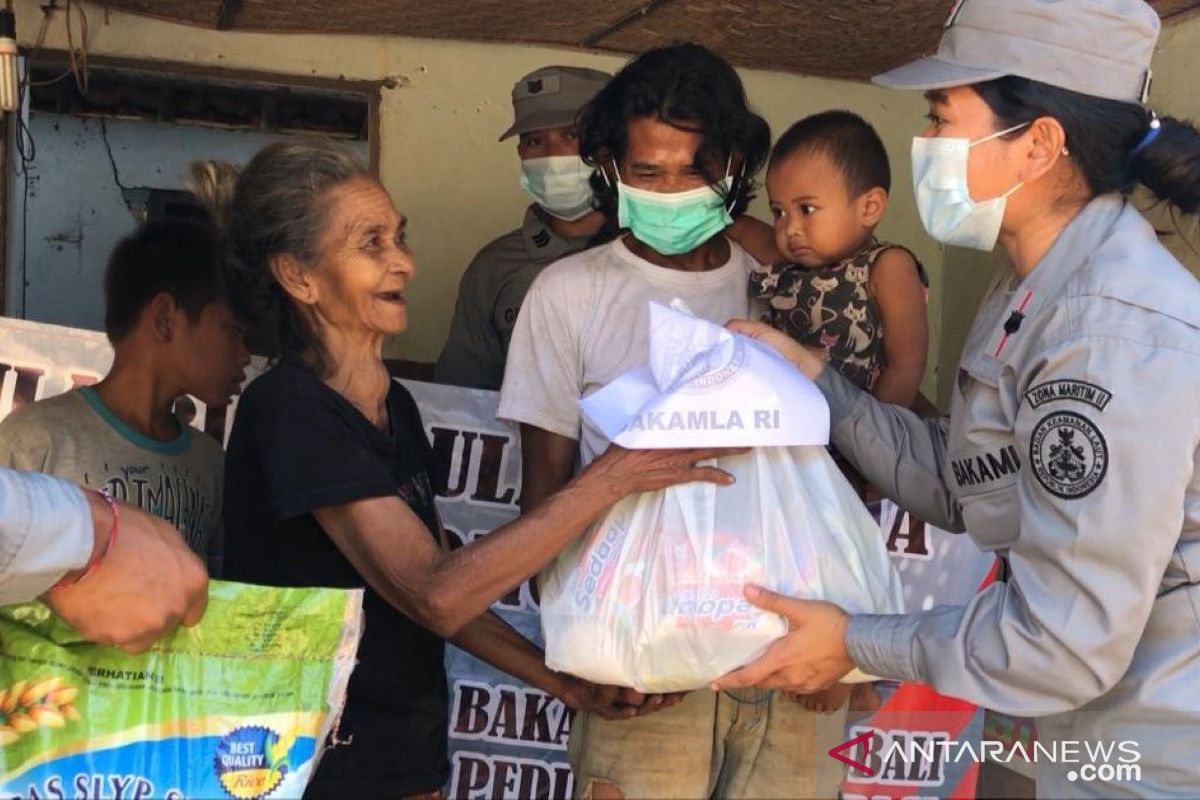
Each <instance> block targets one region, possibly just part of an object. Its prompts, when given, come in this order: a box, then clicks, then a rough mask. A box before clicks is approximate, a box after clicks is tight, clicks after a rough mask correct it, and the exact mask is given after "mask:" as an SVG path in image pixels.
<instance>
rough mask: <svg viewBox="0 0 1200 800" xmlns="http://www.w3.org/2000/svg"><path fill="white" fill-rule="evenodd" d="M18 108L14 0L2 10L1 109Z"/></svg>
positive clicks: (0, 52) (11, 109) (0, 43)
mask: <svg viewBox="0 0 1200 800" xmlns="http://www.w3.org/2000/svg"><path fill="white" fill-rule="evenodd" d="M16 108H17V16H16V14H14V13H13V10H12V0H8V3H7V6H6V8H5V9H4V10H3V11H0V109H3V110H4V111H14V110H16Z"/></svg>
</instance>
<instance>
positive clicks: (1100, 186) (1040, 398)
mask: <svg viewBox="0 0 1200 800" xmlns="http://www.w3.org/2000/svg"><path fill="white" fill-rule="evenodd" d="M1158 31H1159V20H1158V17H1157V15H1156V14H1155V12H1154V11H1153V9H1151V8H1150V7H1149V6H1148V5H1146V4H1145V3H1144V2H1141V0H1057V1H1056V2H1049V1H1048V0H965V2H960V3H959V4H958V5H957V6H956V7H955V10H954V12H953V13H952V16H951V19H950V22H949V23H948V24H947V28H946V31H945V33H944V35H943V38H942V42H941V46H940V48H939V50H938V53H937V55H936V56H934V57H932V58H929V59H925V60H922V61H919V62H916V63H914V64H910V65H908V66H905V67H901V68H900V69H898V70H895V71H893V72H890V73H887V74H885V75H882V76H879V77H878V78H877V79H876V81H877V82H879V83H881V84H884V85H888V86H895V87H900V88H910V89H919V90H925V91H926V97H927V98H928V100H929V106H930V124H929V126H928V127H927V128H926V130H925V131H924V133H923V135H922V136H921V137H918V138H917V139H916V140H915V141H914V144H913V172H914V183H915V187H916V193H917V203H918V206H919V209H920V213H921V218H922V221H923V222H924V224H925V226H926V228H927V229H928V231H929V233H930V234H931V235H933V236H934V237H935V238H937V239H939V240H940V241H942V242H944V243H947V244H954V245H959V246H965V247H974V248H978V249H982V250H990V249H992V248H993V247H994V245H995V244H996V243H997V241H999V243H1000V244H1001V245H1002V246H1003V247H1004V249H1005V251H1006V252H1007V254H1008V256H1009V260H1010V261H1011V266H1010V267H1009V268H1008V269H1006V270H1003V271H1002V273H1001V274H1000V275H999V276H998V277H997V279H996V281H995V282H994V284H993V286H992V288H991V290H990V291H989V293H988V295H987V297H986V299H985V300H984V302H983V304H982V306H981V308H980V310H979V312H978V315H977V316H976V319H975V322H974V325H973V327H972V329H971V332H970V334H969V336H968V338H967V342H966V347H965V350H964V353H963V356H962V361H961V362H960V364H959V370H958V373H957V383H956V386H955V390H954V396H953V400H952V405H951V413H950V418H949V419H948V420H940V421H923V420H920V419H918V418H917V417H915V416H914V415H913V414H911V413H910V412H908V411H906V410H904V409H901V408H897V407H893V406H887V405H883V404H880V403H878V402H876V401H875V400H874V399H873V398H871V397H870V396H869V395H868V394H866V393H864V392H862V391H859V390H858V389H856V388H854V387H853V386H852V385H851V384H849V383H848V382H847V381H845V380H844V379H842V378H841V377H840V376H839V375H838V374H837V372H836V371H835V370H829V369H824V364H823V362H822V361H821V359H820V358H819V357H818V356H817V355H814V354H813V353H812V352H810V351H807V350H805V349H803V348H801V347H800V346H798V345H796V344H794V343H793V342H792V341H791V340H790V339H787V338H786V337H784V336H783V335H781V334H777V333H775V332H774V331H772V330H770V329H768V328H766V327H765V326H762V325H758V324H756V323H747V322H735V323H731V326H732V327H734V328H735V329H737V330H740V331H742V332H744V333H748V334H750V335H753V336H756V337H758V338H759V339H761V340H762V341H765V342H767V343H769V344H771V345H772V346H774V347H776V349H778V350H780V351H781V352H782V353H784V355H786V356H787V357H789V358H790V359H791V360H792V361H793V362H794V363H795V364H796V365H797V366H798V367H799V368H800V369H801V370H802V371H804V372H805V373H806V374H807V375H808V376H809V377H811V378H813V379H814V380H816V382H817V384H818V386H820V387H821V389H822V391H823V392H824V394H825V395H826V397H827V398H828V400H829V405H830V411H831V414H832V419H831V422H832V426H833V427H832V430H833V434H832V436H833V441H834V443H835V444H836V445H837V447H838V449H839V450H840V451H841V452H843V453H845V454H846V455H847V456H848V457H849V459H850V460H851V461H852V462H853V463H854V465H855V466H856V467H858V469H859V470H861V471H862V473H863V474H864V475H866V476H867V478H868V479H870V480H871V482H872V483H874V484H875V485H877V486H879V487H880V488H881V489H882V490H883V491H884V493H885V494H886V495H888V496H889V497H891V498H892V499H894V500H896V501H897V502H898V503H899V504H900V505H902V506H903V507H905V508H907V509H910V510H911V511H912V512H913V513H914V514H915V515H916V516H917V517H920V518H922V519H925V520H929V521H931V522H933V523H935V524H936V525H938V526H939V527H942V528H946V529H949V530H959V531H961V530H966V531H967V532H968V533H969V535H970V536H971V537H972V538H973V539H974V540H975V541H976V542H977V543H978V544H979V545H980V546H981V547H983V548H985V549H987V550H991V551H995V552H996V553H997V554H998V555H1000V556H1001V557H1002V558H1003V560H1004V562H1005V565H1006V570H1005V572H1006V580H1004V581H1002V582H999V583H996V584H995V585H993V586H991V587H990V588H989V589H987V590H986V591H984V592H982V593H980V594H979V595H977V596H976V597H975V598H974V599H973V601H972V602H971V603H969V604H968V605H966V606H960V607H939V608H935V609H932V610H930V611H924V612H919V613H914V614H909V615H896V616H873V615H856V616H849V615H847V614H846V613H844V612H843V611H842V610H841V609H840V608H838V607H836V606H833V605H830V604H827V603H818V602H805V601H801V600H795V599H789V598H783V597H779V596H776V595H772V594H770V593H768V592H762V591H756V590H755V589H753V588H751V589H748V590H747V594H748V595H750V596H751V599H752V600H754V601H755V602H757V603H758V604H759V605H761V606H763V607H765V608H768V609H771V610H775V611H778V612H779V613H781V614H783V615H784V616H786V617H787V618H788V620H789V622H790V627H791V632H790V633H789V634H788V635H787V636H786V637H785V638H784V639H781V640H780V641H779V642H777V643H776V644H775V645H774V646H773V647H772V648H771V649H770V650H769V651H768V652H767V653H766V654H765V655H764V656H763V657H762V658H761V659H759V660H758V661H756V662H754V663H753V664H750V665H748V666H746V667H744V668H742V669H741V670H738V671H736V672H734V673H731V674H730V675H728V676H726V677H725V678H723V679H722V680H721V681H718V686H720V687H722V688H726V687H728V688H733V687H740V686H747V685H757V686H762V687H779V686H793V687H798V688H800V689H801V690H802V691H816V690H819V689H821V688H823V687H826V686H828V685H831V684H832V683H833V682H835V681H837V680H838V679H839V678H841V677H842V676H843V675H845V674H846V673H847V672H848V671H849V670H850V669H851V668H852V667H855V666H857V667H858V668H860V669H862V670H863V671H864V672H867V673H870V674H874V675H879V676H883V677H887V678H894V679H901V680H913V681H924V682H926V683H929V684H932V685H933V686H934V688H936V689H937V690H938V691H940V692H942V693H944V694H948V695H952V696H956V697H961V698H964V699H967V700H970V701H972V702H975V703H978V704H980V705H982V706H985V707H987V708H991V709H995V710H998V711H1001V712H1004V713H1008V714H1015V715H1022V716H1033V717H1037V718H1038V733H1039V739H1040V741H1041V742H1042V743H1043V744H1044V745H1050V744H1051V743H1054V742H1058V743H1060V744H1061V743H1067V742H1081V743H1086V742H1092V743H1097V744H1099V745H1101V747H1100V748H1099V750H1097V749H1096V748H1091V749H1089V748H1088V747H1086V746H1084V745H1080V747H1079V750H1078V752H1077V753H1076V751H1075V748H1073V747H1068V748H1067V751H1068V753H1075V756H1073V757H1068V758H1065V759H1063V758H1060V759H1059V760H1058V763H1050V761H1049V760H1048V759H1046V758H1045V757H1042V758H1039V759H1038V764H1037V769H1038V772H1037V779H1038V789H1037V791H1038V795H1039V796H1041V797H1121V796H1139V797H1166V796H1176V797H1197V796H1200V469H1198V465H1200V285H1198V284H1197V282H1196V280H1195V278H1193V277H1192V276H1191V275H1190V274H1189V273H1188V272H1187V271H1186V270H1185V269H1184V268H1183V267H1182V266H1181V265H1180V264H1179V263H1178V262H1177V261H1176V260H1175V259H1174V258H1173V257H1172V256H1171V255H1170V253H1169V252H1168V251H1167V250H1165V249H1164V248H1163V247H1162V246H1161V245H1160V244H1159V242H1158V239H1157V237H1156V235H1155V232H1154V230H1153V229H1152V228H1151V226H1150V225H1149V224H1148V223H1147V222H1146V221H1145V220H1144V219H1143V218H1142V217H1141V215H1140V214H1139V213H1138V211H1137V210H1136V209H1135V208H1134V207H1133V205H1132V204H1131V203H1130V202H1129V201H1128V200H1127V199H1126V196H1127V194H1128V193H1129V192H1130V191H1131V190H1133V189H1134V187H1135V186H1136V185H1138V184H1141V185H1143V186H1145V187H1147V188H1148V189H1149V190H1150V191H1151V192H1152V193H1153V194H1154V195H1155V196H1156V197H1157V198H1158V199H1159V200H1160V201H1162V202H1164V203H1166V204H1168V205H1170V206H1172V207H1173V208H1174V210H1175V211H1176V212H1177V213H1181V214H1183V215H1195V214H1196V213H1197V212H1198V211H1200V133H1197V131H1196V129H1195V128H1194V127H1192V126H1191V125H1189V124H1187V123H1183V122H1180V121H1178V120H1175V119H1172V118H1170V117H1165V116H1164V117H1162V118H1159V117H1158V116H1156V115H1155V114H1154V113H1153V112H1152V111H1151V110H1149V109H1148V108H1146V106H1145V105H1144V103H1145V98H1146V91H1147V89H1148V84H1149V80H1150V60H1151V56H1152V54H1153V51H1154V45H1155V42H1156V40H1157V36H1158ZM1120 743H1124V747H1119V748H1118V747H1115V746H1114V747H1110V748H1108V749H1107V750H1106V748H1105V747H1103V745H1109V744H1112V745H1118V744H1120ZM1103 752H1108V755H1106V756H1105V755H1101V753H1103ZM1106 763H1107V764H1109V765H1111V767H1112V768H1104V765H1105V764H1106ZM1122 764H1136V765H1137V766H1138V767H1139V768H1140V769H1138V770H1134V769H1131V768H1127V767H1122V768H1121V769H1117V767H1118V766H1121V765H1122Z"/></svg>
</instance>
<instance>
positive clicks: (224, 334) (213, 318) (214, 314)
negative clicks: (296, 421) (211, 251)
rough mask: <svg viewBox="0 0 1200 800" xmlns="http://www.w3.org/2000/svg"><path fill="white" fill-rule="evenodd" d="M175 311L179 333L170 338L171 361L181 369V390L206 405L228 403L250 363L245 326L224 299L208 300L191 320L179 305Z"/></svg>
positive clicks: (244, 377) (176, 327)
mask: <svg viewBox="0 0 1200 800" xmlns="http://www.w3.org/2000/svg"><path fill="white" fill-rule="evenodd" d="M175 313H176V314H177V315H178V318H177V321H178V325H177V326H175V330H178V331H180V334H179V335H178V336H175V337H173V338H172V340H171V351H172V352H171V363H172V364H174V365H176V367H177V368H178V369H179V370H180V372H181V373H182V377H183V390H184V391H185V392H186V393H188V394H190V395H192V396H194V397H196V398H198V399H199V400H201V401H202V402H203V403H205V404H206V405H209V406H224V405H228V403H229V399H230V398H231V397H232V396H233V395H235V394H237V393H238V392H239V391H240V390H241V385H242V382H243V381H244V380H245V379H246V365H247V364H249V363H250V351H249V350H247V349H246V330H245V328H244V327H243V325H242V324H241V322H239V321H238V319H237V317H235V316H234V314H233V312H232V311H230V310H229V306H227V305H226V304H225V303H224V302H217V303H209V304H208V305H206V306H205V307H204V308H203V309H201V310H200V314H199V316H197V317H196V319H195V320H194V321H193V320H190V319H188V318H187V315H186V314H185V313H184V312H183V310H182V309H177V310H176V311H175Z"/></svg>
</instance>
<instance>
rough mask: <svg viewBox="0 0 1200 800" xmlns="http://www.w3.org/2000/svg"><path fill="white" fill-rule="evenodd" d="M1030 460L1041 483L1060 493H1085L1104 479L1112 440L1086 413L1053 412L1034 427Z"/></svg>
mask: <svg viewBox="0 0 1200 800" xmlns="http://www.w3.org/2000/svg"><path fill="white" fill-rule="evenodd" d="M1029 461H1030V463H1031V464H1033V474H1034V475H1036V476H1037V479H1038V483H1040V484H1041V485H1042V486H1044V487H1045V488H1046V491H1048V492H1050V494H1053V495H1055V496H1057V497H1061V498H1063V499H1066V500H1072V499H1074V498H1076V497H1084V496H1086V495H1088V494H1091V493H1092V491H1093V490H1094V489H1095V488H1096V487H1097V486H1099V485H1100V481H1102V480H1104V474H1105V473H1106V472H1107V471H1108V444H1107V443H1106V442H1105V441H1104V436H1103V435H1102V434H1101V433H1100V430H1099V429H1098V428H1097V427H1096V426H1095V425H1093V424H1092V421H1091V420H1089V419H1088V418H1087V417H1085V416H1083V415H1082V414H1076V413H1074V412H1072V411H1060V412H1058V413H1056V414H1049V415H1047V416H1046V417H1043V418H1042V421H1041V422H1039V423H1038V424H1037V426H1036V427H1035V428H1034V429H1033V437H1032V438H1031V439H1030V441H1029Z"/></svg>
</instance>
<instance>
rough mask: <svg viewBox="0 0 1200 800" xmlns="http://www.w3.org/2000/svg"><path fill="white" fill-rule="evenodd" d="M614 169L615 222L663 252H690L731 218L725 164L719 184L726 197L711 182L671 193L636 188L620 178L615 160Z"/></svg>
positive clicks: (674, 253) (728, 178) (729, 181)
mask: <svg viewBox="0 0 1200 800" xmlns="http://www.w3.org/2000/svg"><path fill="white" fill-rule="evenodd" d="M613 170H614V172H616V175H617V224H618V225H620V226H621V227H622V228H628V229H629V230H630V231H631V232H632V233H633V236H634V238H636V239H637V240H638V241H640V242H643V243H645V244H647V245H649V246H650V247H652V248H654V249H655V250H656V251H657V252H659V253H661V254H663V255H664V256H676V255H679V254H681V253H690V252H691V251H693V250H695V249H696V248H697V247H699V246H700V245H702V244H704V243H705V242H707V241H708V240H709V239H711V238H712V237H714V236H716V235H717V234H718V233H720V232H721V231H723V230H725V228H727V227H728V226H729V225H730V223H732V222H733V217H731V216H730V215H729V209H728V207H727V205H726V204H727V202H728V203H730V204H732V203H731V201H732V198H728V195H729V187H730V183H731V180H730V176H729V167H728V166H726V168H725V179H724V180H723V181H721V183H720V184H718V185H720V186H722V187H724V191H725V194H726V197H727V198H728V200H726V199H722V198H721V195H720V194H718V193H717V192H716V190H715V189H714V188H713V187H712V186H701V187H700V188H698V189H691V190H689V191H686V192H676V193H673V194H664V193H662V192H651V191H647V190H646V189H638V188H636V187H633V186H628V185H626V184H625V183H624V182H623V181H622V180H621V173H620V172H619V171H617V170H616V165H615V164H614V166H613Z"/></svg>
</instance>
